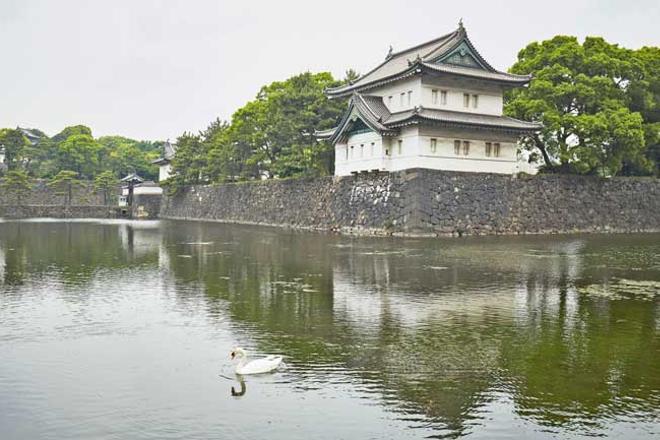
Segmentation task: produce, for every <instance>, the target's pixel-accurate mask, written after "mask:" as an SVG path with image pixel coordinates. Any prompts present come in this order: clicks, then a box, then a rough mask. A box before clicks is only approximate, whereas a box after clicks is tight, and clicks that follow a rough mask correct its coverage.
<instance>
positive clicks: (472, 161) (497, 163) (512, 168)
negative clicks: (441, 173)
mask: <svg viewBox="0 0 660 440" xmlns="http://www.w3.org/2000/svg"><path fill="white" fill-rule="evenodd" d="M432 138H435V139H437V148H436V151H435V152H433V151H431V139H432ZM454 140H460V141H461V151H460V154H458V155H457V154H455V153H454ZM463 141H469V142H470V151H469V153H468V155H467V156H465V155H463V146H462V142H463ZM499 143H500V155H499V157H494V156H490V157H488V156H486V146H485V141H484V140H481V139H474V138H470V137H462V138H454V137H452V138H443V137H435V136H420V137H419V145H420V150H421V151H420V155H419V158H418V160H419V164H420V168H431V169H441V170H450V171H467V172H481V173H502V174H513V173H516V172H518V169H517V160H516V150H517V147H516V144H515V143H508V142H499Z"/></svg>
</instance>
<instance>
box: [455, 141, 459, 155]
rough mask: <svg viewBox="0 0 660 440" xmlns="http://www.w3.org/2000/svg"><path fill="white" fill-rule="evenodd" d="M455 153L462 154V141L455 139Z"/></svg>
mask: <svg viewBox="0 0 660 440" xmlns="http://www.w3.org/2000/svg"><path fill="white" fill-rule="evenodd" d="M454 154H455V155H457V156H458V155H459V154H461V141H454Z"/></svg>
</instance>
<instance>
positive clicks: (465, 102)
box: [463, 93, 470, 108]
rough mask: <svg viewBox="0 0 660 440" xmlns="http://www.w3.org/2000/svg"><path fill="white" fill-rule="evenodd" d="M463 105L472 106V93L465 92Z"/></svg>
mask: <svg viewBox="0 0 660 440" xmlns="http://www.w3.org/2000/svg"><path fill="white" fill-rule="evenodd" d="M463 107H465V108H468V107H470V94H469V93H463Z"/></svg>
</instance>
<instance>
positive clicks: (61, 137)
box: [52, 125, 92, 144]
mask: <svg viewBox="0 0 660 440" xmlns="http://www.w3.org/2000/svg"><path fill="white" fill-rule="evenodd" d="M78 134H85V135H87V136H91V135H92V129H91V128H89V127H87V126H85V125H72V126H70V127H65V128H64V130H62V131H60V132H59V133H57V134H56V135H55V136H53V137H52V139H53V142H55V143H56V144H60V143H62V142H64V141H65V140H67V139H68V138H70V137H71V136H75V135H78Z"/></svg>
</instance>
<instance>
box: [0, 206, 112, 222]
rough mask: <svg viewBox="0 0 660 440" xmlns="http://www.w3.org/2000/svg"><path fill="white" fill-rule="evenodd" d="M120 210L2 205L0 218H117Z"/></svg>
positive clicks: (106, 207) (89, 207) (94, 207)
mask: <svg viewBox="0 0 660 440" xmlns="http://www.w3.org/2000/svg"><path fill="white" fill-rule="evenodd" d="M119 216H120V215H119V208H118V207H115V206H99V205H91V206H69V207H66V206H64V205H24V206H2V205H0V217H4V218H11V219H16V218H35V217H51V218H116V217H119Z"/></svg>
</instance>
